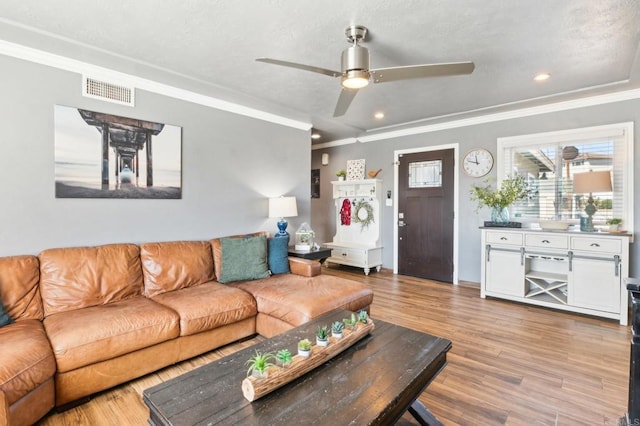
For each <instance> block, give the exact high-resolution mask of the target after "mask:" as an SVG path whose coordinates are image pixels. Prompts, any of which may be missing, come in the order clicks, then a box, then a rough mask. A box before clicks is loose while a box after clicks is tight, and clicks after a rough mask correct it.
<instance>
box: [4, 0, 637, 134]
mask: <svg viewBox="0 0 640 426" xmlns="http://www.w3.org/2000/svg"><path fill="white" fill-rule="evenodd" d="M350 24H360V25H365V26H366V27H368V29H369V34H368V38H367V40H366V41H365V43H364V45H365V46H366V47H368V48H369V50H370V53H371V66H372V67H373V68H383V67H391V66H401V65H413V64H423V63H439V62H458V61H473V62H474V63H475V65H476V68H475V71H474V72H473V74H471V75H466V76H455V77H438V78H430V79H417V80H410V81H402V82H390V83H386V84H374V85H369V86H368V87H367V88H365V89H362V90H361V91H360V92H359V93H358V95H357V96H356V98H355V100H354V101H353V103H352V104H351V107H350V109H349V111H348V112H347V113H346V114H345V115H344V116H343V117H339V118H333V117H332V115H333V110H334V107H335V103H336V101H337V98H338V95H339V93H340V82H339V79H336V78H330V77H327V76H323V75H319V74H314V73H310V72H305V71H301V70H296V69H288V68H284V67H279V66H275V65H270V64H265V63H260V62H256V61H255V59H256V58H259V57H271V58H276V59H283V60H288V61H293V62H298V63H304V64H309V65H315V66H319V67H323V68H329V69H336V70H339V69H340V54H341V52H342V50H343V49H345V48H346V47H348V44H347V41H346V38H345V36H344V30H345V28H346V27H347V26H348V25H350ZM0 39H3V40H7V41H11V42H15V43H20V44H24V45H27V46H31V47H35V48H38V49H42V50H47V51H50V52H53V53H57V54H61V55H64V56H68V57H71V58H75V59H79V60H82V61H86V62H89V63H94V64H97V65H102V66H106V67H109V68H112V69H115V70H118V71H123V72H128V73H133V74H136V75H139V76H142V77H146V78H150V79H154V80H157V81H160V82H163V83H166V84H170V85H174V86H177V87H181V88H186V89H189V90H196V91H198V92H201V93H204V94H207V95H211V96H214V97H218V98H220V99H223V100H227V101H232V102H237V103H240V104H242V105H246V106H249V107H253V108H258V109H263V110H266V111H268V112H271V113H275V114H280V115H283V116H286V117H290V118H293V119H296V120H303V121H310V122H311V123H313V125H314V127H315V128H317V129H319V130H320V131H321V133H322V136H323V138H322V139H321V140H320V142H327V141H329V140H335V139H342V138H346V137H354V136H358V135H363V134H367V132H369V133H371V132H375V131H376V129H379V128H387V129H388V128H401V127H402V126H404V125H407V123H411V122H421V123H430V122H437V121H438V120H444V119H451V118H452V117H468V116H470V115H473V114H481V113H487V112H491V111H498V110H504V109H505V108H514V107H524V106H533V105H538V104H540V103H547V102H552V101H560V100H568V99H574V98H578V97H584V96H587V95H590V94H599V93H606V92H612V91H619V90H626V89H631V88H636V87H639V86H640V64H639V62H640V58H639V56H640V49H639V46H640V1H638V0H617V1H612V0H575V1H558V0H538V1H535V2H532V1H522V0H510V1H505V0H420V1H384V0H365V1H360V0H357V1H348V2H346V1H343V0H323V1H308V0H235V1H212V0H189V1H180V2H177V1H170V0H163V1H158V0H136V1H135V2H132V1H127V0H109V1H104V0H99V1H98V0H82V1H80V0H75V1H74V0H49V1H46V2H43V1H41V0H20V1H5V2H1V3H0ZM541 71H546V72H549V73H551V75H552V77H551V79H550V80H548V81H546V82H544V83H536V82H534V81H533V76H534V75H535V74H536V73H538V72H541ZM376 111H384V113H385V118H384V119H382V120H376V119H375V118H374V117H373V114H374V112H376ZM388 126H391V127H388Z"/></svg>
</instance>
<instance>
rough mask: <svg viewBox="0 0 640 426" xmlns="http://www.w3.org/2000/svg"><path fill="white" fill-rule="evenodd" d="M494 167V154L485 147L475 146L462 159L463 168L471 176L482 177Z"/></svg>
mask: <svg viewBox="0 0 640 426" xmlns="http://www.w3.org/2000/svg"><path fill="white" fill-rule="evenodd" d="M492 168H493V155H491V153H490V152H489V151H487V150H486V149H484V148H474V149H472V150H471V151H469V152H467V154H466V155H465V156H464V158H463V159H462V170H464V172H465V173H466V174H468V175H469V176H471V177H482V176H484V175H486V174H488V173H489V172H490V171H491V169H492Z"/></svg>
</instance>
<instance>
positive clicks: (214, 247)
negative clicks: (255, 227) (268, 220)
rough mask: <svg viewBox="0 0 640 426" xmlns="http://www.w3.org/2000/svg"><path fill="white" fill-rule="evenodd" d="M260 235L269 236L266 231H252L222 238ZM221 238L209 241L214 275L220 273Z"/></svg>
mask: <svg viewBox="0 0 640 426" xmlns="http://www.w3.org/2000/svg"><path fill="white" fill-rule="evenodd" d="M261 235H264V236H265V237H267V238H268V237H269V233H268V232H264V231H261V232H254V233H252V234H238V235H231V236H228V237H224V238H246V237H259V236H261ZM221 240H222V238H214V239H213V240H211V241H210V243H211V252H212V254H213V268H214V272H215V275H216V277H219V276H220V275H222V242H221Z"/></svg>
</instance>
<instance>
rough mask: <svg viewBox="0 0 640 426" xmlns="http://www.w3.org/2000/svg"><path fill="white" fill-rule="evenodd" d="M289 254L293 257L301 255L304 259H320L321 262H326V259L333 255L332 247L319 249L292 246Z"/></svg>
mask: <svg viewBox="0 0 640 426" xmlns="http://www.w3.org/2000/svg"><path fill="white" fill-rule="evenodd" d="M289 256H293V257H301V258H303V259H310V260H319V261H320V263H321V264H322V263H324V261H325V260H326V259H327V258H328V257H330V256H331V249H330V248H326V247H320V248H319V249H318V250H313V249H312V250H310V251H303V250H294V249H292V248H290V249H289Z"/></svg>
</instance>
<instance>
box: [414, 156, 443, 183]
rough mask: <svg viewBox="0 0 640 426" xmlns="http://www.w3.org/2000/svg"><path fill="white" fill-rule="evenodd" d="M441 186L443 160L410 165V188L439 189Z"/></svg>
mask: <svg viewBox="0 0 640 426" xmlns="http://www.w3.org/2000/svg"><path fill="white" fill-rule="evenodd" d="M441 186H442V161H441V160H432V161H418V162H412V163H409V188H439V187H441Z"/></svg>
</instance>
